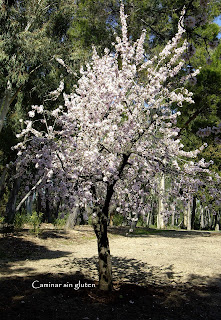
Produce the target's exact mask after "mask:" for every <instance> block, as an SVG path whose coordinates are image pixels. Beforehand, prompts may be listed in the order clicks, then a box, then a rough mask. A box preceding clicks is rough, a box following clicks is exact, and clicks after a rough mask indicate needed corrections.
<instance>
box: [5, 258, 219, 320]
mask: <svg viewBox="0 0 221 320" xmlns="http://www.w3.org/2000/svg"><path fill="white" fill-rule="evenodd" d="M75 262H76V264H78V265H79V269H81V267H82V269H83V268H85V267H86V268H87V267H88V266H91V267H92V269H93V268H94V267H95V269H96V266H97V261H96V259H95V257H92V258H90V259H78V260H76V261H75ZM72 263H73V262H72ZM113 267H114V268H115V267H116V268H117V270H116V272H119V274H118V279H115V281H114V287H113V291H112V292H103V291H100V290H99V289H98V281H97V280H92V279H91V278H90V277H89V276H88V273H82V272H81V271H78V272H75V273H73V274H70V275H57V274H39V275H36V276H29V277H25V278H22V277H14V278H8V279H4V280H2V281H0V286H1V296H0V314H1V318H2V319H4V320H7V319H22V320H23V319H24V320H26V319H30V318H31V319H34V320H35V319H36V320H37V319H39V320H40V319H41V320H42V319H64V320H66V319H75V320H80V319H81V320H82V319H85V320H86V319H87V320H88V319H89V320H97V319H99V320H112V319H116V320H130V319H131V320H132V319H133V320H134V319H140V320H144V319H154V320H162V319H165V320H177V319H181V320H184V319H185V320H189V319H191V320H192V319H207V320H214V319H219V317H220V311H221V306H220V301H221V300H220V297H221V292H220V287H219V286H220V283H221V277H218V278H211V279H207V281H206V283H205V284H204V285H202V284H201V285H196V284H193V283H191V281H192V279H193V278H194V277H195V278H198V283H200V282H201V280H202V279H201V277H198V276H197V275H191V276H190V279H189V281H188V283H176V284H175V285H174V284H171V283H169V282H164V281H163V280H162V279H161V280H162V282H159V281H155V282H154V281H147V278H148V279H149V280H150V279H151V278H152V277H153V278H155V273H156V271H157V270H155V267H151V266H148V268H149V272H146V273H145V272H144V271H143V267H144V266H143V264H142V263H140V262H139V261H136V260H135V259H122V258H118V257H113ZM124 268H125V271H124V270H123V269H124ZM167 269H168V270H169V271H168V272H170V277H172V278H173V270H172V266H169V267H168V268H167ZM128 270H129V275H127V272H128ZM164 271H165V270H164ZM114 272H115V271H114ZM139 273H141V275H140V279H137V280H138V281H139V283H138V282H137V283H132V282H130V280H132V281H134V280H136V276H135V277H134V275H133V274H139ZM121 276H123V277H125V278H126V279H123V278H121ZM159 277H160V278H162V277H161V274H159ZM141 280H142V281H143V282H142V281H141ZM203 280H205V279H203ZM34 281H37V282H35V283H34V286H35V287H38V288H37V289H34V288H33V282H34ZM51 284H53V285H54V286H55V284H57V285H59V286H57V287H51ZM40 285H48V287H40V288H39V286H40ZM71 285H72V286H71ZM89 285H90V286H91V287H89ZM94 285H95V287H92V286H94Z"/></svg>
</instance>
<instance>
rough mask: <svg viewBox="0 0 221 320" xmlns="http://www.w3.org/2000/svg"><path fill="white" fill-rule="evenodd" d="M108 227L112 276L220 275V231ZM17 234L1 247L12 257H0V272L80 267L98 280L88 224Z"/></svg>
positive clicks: (197, 278) (173, 279) (196, 279)
mask: <svg viewBox="0 0 221 320" xmlns="http://www.w3.org/2000/svg"><path fill="white" fill-rule="evenodd" d="M110 232H111V233H110V234H109V238H110V248H111V255H112V260H113V276H114V280H115V281H122V280H126V281H130V282H138V283H144V282H148V283H150V282H154V283H155V282H159V283H165V282H166V283H177V282H188V281H191V282H192V283H194V284H203V283H207V282H208V281H209V280H210V279H211V280H212V279H214V278H219V277H220V276H221V255H220V248H221V234H220V233H213V232H196V231H193V232H185V231H164V232H163V231H162V232H156V233H154V232H153V233H150V234H148V235H140V236H133V235H131V236H124V235H116V234H114V233H116V232H117V231H116V229H113V230H111V231H110ZM121 233H123V234H125V232H121ZM16 239H17V243H16V246H17V247H16V246H14V245H13V240H14V242H16V241H15V239H13V238H10V239H9V240H8V243H7V247H6V248H5V250H6V251H7V252H6V258H10V257H11V259H9V261H7V262H6V261H5V260H6V259H4V257H3V259H1V260H0V267H1V277H12V276H27V275H37V274H41V273H52V274H71V273H73V272H81V273H83V274H85V275H87V276H89V277H91V278H92V279H94V280H97V279H98V272H97V266H96V263H97V242H96V238H95V236H94V233H93V230H92V228H90V227H88V226H82V227H77V228H76V229H75V230H72V231H70V232H65V231H54V230H50V229H49V230H47V231H45V232H44V233H43V234H42V237H41V238H36V237H34V236H31V235H30V234H28V233H26V234H25V235H23V236H20V235H19V236H18V237H17V238H16ZM10 241H11V243H10ZM10 246H11V248H10ZM13 247H14V248H13ZM24 247H27V250H26V251H25V250H24V251H23V248H24ZM13 250H14V252H13ZM11 251H12V252H11ZM19 254H20V255H21V257H20V256H19ZM8 255H10V257H8Z"/></svg>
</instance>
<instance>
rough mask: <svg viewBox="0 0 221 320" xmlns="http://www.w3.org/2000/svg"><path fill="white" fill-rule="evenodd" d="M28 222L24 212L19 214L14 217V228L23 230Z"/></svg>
mask: <svg viewBox="0 0 221 320" xmlns="http://www.w3.org/2000/svg"><path fill="white" fill-rule="evenodd" d="M27 222H28V218H27V216H26V214H25V213H24V212H21V213H20V212H17V213H16V214H15V217H14V227H15V229H16V230H21V229H22V228H23V227H24V224H25V223H27Z"/></svg>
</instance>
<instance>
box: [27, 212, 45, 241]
mask: <svg viewBox="0 0 221 320" xmlns="http://www.w3.org/2000/svg"><path fill="white" fill-rule="evenodd" d="M42 217H43V213H42V212H39V213H37V212H36V211H34V212H33V213H32V215H31V216H30V217H29V222H30V223H31V225H32V227H33V228H32V229H31V232H33V233H34V234H36V235H39V233H40V226H41V223H42Z"/></svg>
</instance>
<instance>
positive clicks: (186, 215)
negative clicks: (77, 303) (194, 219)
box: [184, 201, 191, 230]
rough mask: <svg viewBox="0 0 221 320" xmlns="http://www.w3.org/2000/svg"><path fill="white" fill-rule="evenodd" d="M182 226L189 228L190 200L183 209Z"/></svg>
mask: <svg viewBox="0 0 221 320" xmlns="http://www.w3.org/2000/svg"><path fill="white" fill-rule="evenodd" d="M184 226H185V227H186V228H187V230H191V207H190V201H188V203H187V207H186V208H185V211H184Z"/></svg>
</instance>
